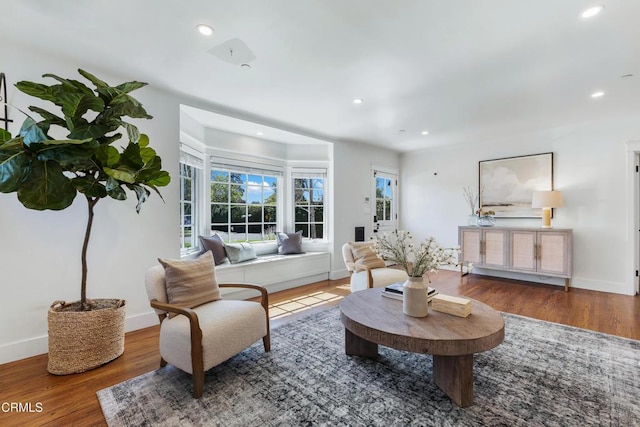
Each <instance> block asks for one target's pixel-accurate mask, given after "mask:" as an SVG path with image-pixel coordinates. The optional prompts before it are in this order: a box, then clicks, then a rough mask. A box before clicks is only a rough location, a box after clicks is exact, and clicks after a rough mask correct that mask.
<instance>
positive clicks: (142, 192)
mask: <svg viewBox="0 0 640 427" xmlns="http://www.w3.org/2000/svg"><path fill="white" fill-rule="evenodd" d="M127 187H129V189H130V190H133V191H134V192H135V193H136V197H137V198H138V204H137V205H136V212H137V213H140V209H142V204H143V203H144V202H146V201H147V198H149V196H150V195H151V193H150V192H149V190H147V189H146V188H144V187H143V186H141V185H128V186H127Z"/></svg>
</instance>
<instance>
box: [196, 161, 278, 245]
mask: <svg viewBox="0 0 640 427" xmlns="http://www.w3.org/2000/svg"><path fill="white" fill-rule="evenodd" d="M209 166H210V168H209V174H208V177H207V183H208V188H210V186H211V183H212V181H211V172H212V171H214V170H220V171H225V172H227V173H229V174H232V173H239V174H247V175H260V176H262V177H263V178H264V176H269V177H275V178H276V203H275V205H274V206H275V208H276V221H275V222H271V221H264V217H263V218H262V221H260V222H258V223H253V224H252V223H251V222H249V221H248V220H247V221H246V222H245V223H244V226H245V227H246V229H245V231H244V234H245V240H237V239H232V230H231V227H232V226H233V224H238V223H232V222H231V208H232V206H233V205H234V204H233V203H232V202H231V200H228V201H227V203H226V204H227V205H228V206H229V210H228V212H227V223H226V225H227V227H229V228H228V232H227V233H221V234H222V236H223V237H226V240H227V241H235V242H237V241H250V240H249V239H248V236H249V232H248V227H249V226H251V225H260V226H261V230H263V231H262V240H251V242H252V243H269V242H274V241H275V240H276V232H278V231H280V230H282V224H283V223H284V220H283V216H284V215H283V214H284V209H283V203H282V193H283V190H285V189H286V185H285V182H284V179H283V178H284V171H283V168H282V167H279V166H275V165H271V164H263V163H255V162H247V161H242V160H236V159H224V158H218V157H211V159H210V165H209ZM228 185H231V184H230V183H229V184H228ZM208 199H209V200H208V207H209V208H208V211H209V218H208V219H209V220H208V230H209V232H210V233H215V232H216V230H214V229H213V228H212V227H214V226H215V225H216V224H222V223H213V218H211V206H212V205H213V202H212V201H211V196H210V192H209V197H208ZM247 202H248V200H247ZM262 202H264V200H262ZM235 205H236V206H239V205H242V204H235ZM244 205H246V206H251V204H249V203H244ZM260 205H261V206H263V207H264V206H267V205H264V203H261V204H260ZM263 212H264V211H263ZM263 215H264V213H263ZM268 223H275V230H273V235H272V237H273V239H266V238H265V237H271V235H267V236H265V235H264V229H265V228H264V227H265V224H268Z"/></svg>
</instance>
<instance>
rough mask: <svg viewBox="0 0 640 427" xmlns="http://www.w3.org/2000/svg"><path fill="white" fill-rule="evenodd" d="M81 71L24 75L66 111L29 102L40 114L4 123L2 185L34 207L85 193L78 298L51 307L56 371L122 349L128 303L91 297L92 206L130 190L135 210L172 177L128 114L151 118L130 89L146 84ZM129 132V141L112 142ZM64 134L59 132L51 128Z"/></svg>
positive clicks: (33, 90) (34, 91) (52, 368)
mask: <svg viewBox="0 0 640 427" xmlns="http://www.w3.org/2000/svg"><path fill="white" fill-rule="evenodd" d="M78 72H79V73H80V74H81V75H82V76H83V77H84V78H86V79H87V80H88V81H89V82H91V83H92V84H93V86H94V87H95V88H94V89H92V88H89V87H88V86H86V85H85V84H83V83H82V82H79V81H77V80H71V79H64V78H60V77H58V76H56V75H53V74H45V75H43V77H48V78H52V79H54V80H56V82H57V83H56V84H53V85H50V86H47V85H45V84H42V83H34V82H27V81H22V82H19V83H17V84H16V87H17V88H18V89H19V90H20V91H22V92H24V93H26V94H27V95H31V96H34V97H37V98H40V99H42V100H45V101H50V102H52V103H53V104H55V105H56V106H58V107H59V108H60V109H61V111H62V115H58V114H56V113H51V112H49V111H47V110H45V109H43V108H40V107H35V106H32V107H29V110H31V111H32V112H33V113H36V114H38V115H39V116H41V117H42V120H40V121H36V120H35V119H34V118H32V117H30V116H29V115H28V114H27V113H25V114H26V115H27V118H26V119H25V121H24V122H23V124H22V127H21V128H20V132H19V135H17V136H16V137H12V136H11V135H10V133H9V132H7V131H5V130H2V129H0V192H3V193H12V192H16V193H17V196H18V200H19V201H20V202H21V203H22V204H23V205H24V206H25V207H27V208H29V209H36V210H45V209H51V210H63V209H65V208H67V207H69V206H70V205H71V204H72V202H73V201H74V199H75V197H76V196H77V195H78V194H80V195H81V196H82V197H83V198H84V199H85V200H86V202H87V208H88V217H87V224H86V230H85V235H84V242H83V245H82V259H81V261H82V280H81V286H80V300H79V301H75V302H71V303H66V302H63V301H56V302H54V303H53V304H52V306H51V308H50V309H49V314H48V326H49V363H48V370H49V372H51V373H53V374H59V375H63V374H71V373H77V372H83V371H86V370H89V369H93V368H96V367H98V366H100V365H102V364H104V363H107V362H109V361H111V360H113V359H115V358H117V357H118V356H120V355H121V354H122V353H123V351H124V320H125V302H124V301H123V300H118V299H87V248H88V245H89V239H90V237H91V228H92V224H93V215H94V207H95V206H96V204H97V203H98V202H99V201H100V200H101V199H104V198H107V197H109V198H112V199H114V200H125V199H126V198H127V190H130V191H132V192H134V193H135V195H136V197H137V205H136V211H137V212H138V213H139V212H140V208H141V207H142V204H143V203H144V202H145V200H147V198H148V197H149V195H150V194H151V191H150V190H152V191H154V192H156V193H157V194H158V195H159V196H160V197H162V196H161V195H160V193H159V191H158V187H162V186H166V185H167V184H169V181H170V177H169V174H168V173H167V172H166V171H163V170H162V164H161V160H160V157H158V156H157V155H156V152H155V151H154V150H153V149H152V148H151V147H149V138H148V137H147V136H146V135H144V134H141V133H140V132H139V131H138V128H137V127H136V126H135V125H133V124H132V123H130V122H128V121H125V120H124V118H125V117H128V118H132V119H151V118H152V117H151V116H150V115H149V114H147V112H146V111H145V109H144V108H143V107H142V105H141V104H140V103H139V102H138V101H137V100H136V99H134V98H133V97H131V96H130V95H129V93H130V92H131V91H133V90H136V89H139V88H141V87H144V86H146V83H141V82H136V81H133V82H127V83H122V84H120V85H118V86H110V85H108V84H107V83H105V82H104V81H102V80H100V79H98V78H97V77H95V76H93V75H92V74H90V73H87V72H86V71H83V70H78ZM123 132H126V135H127V139H128V144H127V145H126V147H124V148H121V149H118V148H116V147H115V146H114V143H115V142H117V141H120V139H121V138H122V137H123ZM52 133H53V134H56V135H58V134H60V135H63V136H62V137H61V138H56V137H53V136H51V134H52Z"/></svg>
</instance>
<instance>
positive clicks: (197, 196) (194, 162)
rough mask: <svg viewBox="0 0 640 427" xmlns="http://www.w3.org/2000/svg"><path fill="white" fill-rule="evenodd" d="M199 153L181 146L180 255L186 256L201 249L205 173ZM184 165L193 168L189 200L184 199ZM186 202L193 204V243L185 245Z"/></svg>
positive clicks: (191, 226)
mask: <svg viewBox="0 0 640 427" xmlns="http://www.w3.org/2000/svg"><path fill="white" fill-rule="evenodd" d="M198 154H199V153H197V152H195V151H193V150H190V149H189V148H188V147H181V148H180V162H179V177H180V197H179V203H180V218H179V227H180V233H179V237H180V255H181V256H186V255H189V254H193V253H195V252H198V251H199V241H198V235H199V232H200V227H201V221H202V219H201V218H202V215H201V212H202V210H201V203H202V202H201V190H200V188H201V185H202V184H201V181H202V175H203V166H204V160H203V159H202V158H201V155H198ZM182 165H185V166H187V167H190V168H192V170H193V172H192V176H191V200H189V201H187V200H185V199H184V193H183V189H184V182H183V179H185V178H186V177H185V176H184V175H183V174H182ZM185 203H190V204H191V223H190V228H191V245H190V246H186V245H185V238H184V237H185V229H186V224H185V220H184V218H185V214H184V206H185Z"/></svg>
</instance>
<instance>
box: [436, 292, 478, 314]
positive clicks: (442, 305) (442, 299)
mask: <svg viewBox="0 0 640 427" xmlns="http://www.w3.org/2000/svg"><path fill="white" fill-rule="evenodd" d="M431 308H432V309H433V310H435V311H440V312H442V313H447V314H453V315H454V316H459V317H467V316H468V315H470V314H471V301H470V300H468V299H466V298H460V297H452V296H450V295H435V296H434V297H433V298H432V299H431Z"/></svg>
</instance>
